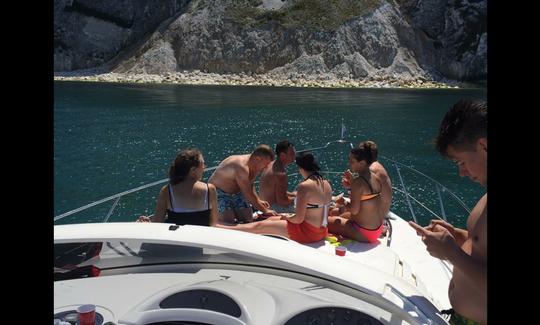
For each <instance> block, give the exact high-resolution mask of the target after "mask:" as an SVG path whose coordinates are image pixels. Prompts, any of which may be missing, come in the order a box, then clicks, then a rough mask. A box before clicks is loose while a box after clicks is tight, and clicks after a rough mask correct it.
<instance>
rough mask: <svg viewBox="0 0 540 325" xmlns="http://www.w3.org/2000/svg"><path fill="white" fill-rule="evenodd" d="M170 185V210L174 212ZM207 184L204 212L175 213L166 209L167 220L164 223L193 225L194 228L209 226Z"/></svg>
mask: <svg viewBox="0 0 540 325" xmlns="http://www.w3.org/2000/svg"><path fill="white" fill-rule="evenodd" d="M171 192H172V191H171V185H170V184H169V201H170V202H171V208H172V209H173V210H174V206H173V199H172V196H171ZM209 192H210V191H209V190H208V184H206V210H201V211H193V212H175V211H173V210H171V209H167V218H165V221H164V222H165V223H175V224H177V225H179V226H183V225H195V226H210V200H209V196H210V194H209Z"/></svg>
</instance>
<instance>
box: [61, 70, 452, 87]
mask: <svg viewBox="0 0 540 325" xmlns="http://www.w3.org/2000/svg"><path fill="white" fill-rule="evenodd" d="M54 80H69V81H88V82H118V83H167V84H180V85H227V86H266V87H308V88H422V89H431V88H445V89H448V88H461V87H460V85H459V84H458V83H457V82H448V83H443V82H436V81H432V80H426V79H424V78H417V79H412V80H402V79H398V78H389V77H368V78H364V79H354V78H335V77H333V76H330V75H324V74H322V75H306V74H297V75H288V76H284V75H271V74H252V75H248V74H244V73H240V74H217V73H205V72H201V71H198V70H195V71H182V72H176V73H165V74H161V75H157V74H126V73H115V72H105V73H101V72H92V73H88V72H77V71H73V72H61V73H60V72H57V73H55V74H54Z"/></svg>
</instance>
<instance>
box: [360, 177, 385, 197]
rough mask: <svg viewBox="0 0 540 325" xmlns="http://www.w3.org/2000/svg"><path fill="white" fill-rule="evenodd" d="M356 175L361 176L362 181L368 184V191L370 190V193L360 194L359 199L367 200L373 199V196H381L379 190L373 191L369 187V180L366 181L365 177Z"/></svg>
mask: <svg viewBox="0 0 540 325" xmlns="http://www.w3.org/2000/svg"><path fill="white" fill-rule="evenodd" d="M358 177H359V178H361V179H363V180H364V182H366V183H367V185H368V186H369V191H370V192H371V194H364V195H360V201H368V200H371V199H374V198H377V197H380V196H381V192H378V193H373V188H372V187H371V184H369V182H368V181H367V179H365V178H364V177H362V176H358Z"/></svg>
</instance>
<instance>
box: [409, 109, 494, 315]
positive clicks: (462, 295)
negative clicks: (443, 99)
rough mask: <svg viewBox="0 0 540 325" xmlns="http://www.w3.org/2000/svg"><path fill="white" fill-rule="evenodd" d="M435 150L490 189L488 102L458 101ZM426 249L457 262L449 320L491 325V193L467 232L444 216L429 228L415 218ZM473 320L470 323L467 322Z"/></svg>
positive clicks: (480, 203) (474, 213)
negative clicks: (488, 238) (489, 295)
mask: <svg viewBox="0 0 540 325" xmlns="http://www.w3.org/2000/svg"><path fill="white" fill-rule="evenodd" d="M436 145H437V150H438V151H439V152H440V153H441V154H442V155H444V156H446V157H448V158H450V159H452V160H453V161H454V162H455V163H456V164H457V166H458V170H459V175H460V176H467V177H469V178H470V179H471V180H473V181H475V182H478V183H480V184H481V185H482V186H484V187H486V188H487V103H485V102H472V101H459V102H458V103H456V104H455V105H454V106H453V107H452V108H451V109H450V110H449V111H448V112H447V113H446V115H445V116H444V119H443V121H442V122H441V127H440V129H439V135H438V137H437V144H436ZM409 224H410V225H411V226H412V227H413V228H414V229H416V232H417V233H418V235H419V236H422V241H423V242H424V243H425V244H426V246H427V251H428V252H429V253H430V254H431V255H432V256H434V257H437V258H440V259H442V260H448V261H450V262H451V263H452V264H453V265H454V270H453V273H452V280H451V281H450V286H449V288H448V296H449V298H450V304H451V305H452V309H453V314H452V316H451V318H450V324H462V323H463V324H464V321H465V320H466V319H469V320H470V321H474V322H477V323H481V324H486V323H487V193H486V194H485V195H484V196H483V197H482V198H481V199H480V200H479V201H478V203H476V206H475V207H474V209H473V210H472V211H471V214H470V215H469V217H468V219H467V230H464V229H459V228H455V227H454V226H452V225H451V224H449V223H447V222H444V221H442V220H432V221H431V223H430V224H429V225H428V226H427V227H421V226H419V225H417V224H415V223H414V222H409ZM467 324H470V323H467Z"/></svg>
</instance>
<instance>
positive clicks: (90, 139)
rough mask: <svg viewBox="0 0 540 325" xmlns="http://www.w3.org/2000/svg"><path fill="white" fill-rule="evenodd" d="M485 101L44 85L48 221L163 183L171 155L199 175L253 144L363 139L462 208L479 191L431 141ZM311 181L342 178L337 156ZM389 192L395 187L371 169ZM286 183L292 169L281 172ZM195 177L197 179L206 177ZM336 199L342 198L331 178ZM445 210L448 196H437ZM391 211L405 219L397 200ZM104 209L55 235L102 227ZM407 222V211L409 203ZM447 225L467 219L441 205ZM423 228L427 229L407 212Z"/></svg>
mask: <svg viewBox="0 0 540 325" xmlns="http://www.w3.org/2000/svg"><path fill="white" fill-rule="evenodd" d="M486 96H487V93H486V89H469V90H456V89H451V90H397V89H395V90H389V89H301V88H266V87H225V86H205V87H195V86H179V85H162V84H147V85H135V84H134V85H128V84H111V83H80V82H60V81H55V83H54V213H55V215H59V214H61V213H64V212H67V211H69V210H72V209H75V208H78V207H80V206H82V205H85V204H88V203H91V202H94V201H96V200H99V199H102V198H105V197H108V196H110V195H113V194H116V193H119V192H122V191H125V190H128V189H131V188H134V187H137V186H140V185H143V184H146V183H150V182H153V181H156V180H159V179H163V178H166V177H167V170H168V166H169V164H170V163H171V161H172V160H174V158H175V156H176V153H177V151H178V150H180V149H182V148H185V147H188V146H195V147H198V148H199V149H201V150H202V152H203V154H204V156H205V160H206V163H207V165H208V166H215V165H217V164H218V163H219V162H220V161H221V160H222V159H224V158H225V157H226V156H228V155H231V154H239V153H247V152H249V151H251V150H252V149H253V148H254V147H255V146H256V145H258V144H260V143H266V144H269V145H270V146H271V147H274V146H275V144H276V142H278V141H279V140H281V139H284V138H287V139H289V140H290V141H292V142H293V143H295V144H296V147H297V150H301V149H307V148H313V147H320V146H323V145H325V144H326V143H327V142H329V141H332V140H337V139H338V138H339V137H340V130H341V121H342V119H343V121H344V123H345V125H346V128H347V131H346V134H345V138H346V139H348V140H351V141H352V142H353V143H357V142H360V141H363V140H366V139H371V140H374V141H375V142H377V144H378V145H379V155H382V156H385V157H388V158H391V159H395V160H398V161H399V162H401V163H403V164H405V165H408V166H412V167H414V168H416V169H418V170H420V171H422V172H423V173H425V174H426V175H428V176H430V177H432V178H434V179H436V180H438V181H439V182H441V183H442V184H443V185H445V186H446V187H448V188H449V189H450V190H451V191H452V192H454V193H455V194H456V195H457V196H458V197H460V198H461V199H462V200H463V201H464V202H465V204H466V205H467V206H468V207H469V208H472V206H473V205H474V203H475V202H476V201H477V200H478V199H479V198H480V196H481V195H482V194H483V193H484V192H485V190H484V189H483V188H482V187H481V186H480V185H478V184H476V183H473V182H471V181H469V180H468V179H461V178H460V177H459V176H458V175H457V168H456V167H455V166H454V165H453V164H452V163H451V162H450V161H448V160H445V159H444V158H442V157H441V156H440V155H439V154H438V153H437V152H436V151H435V149H434V147H433V145H432V143H431V141H432V139H433V138H434V137H435V136H436V134H437V131H438V126H439V123H440V121H441V119H442V117H443V116H444V113H445V112H446V111H447V109H448V108H449V107H450V106H451V105H452V104H453V103H455V102H456V101H457V100H459V99H461V98H469V99H486ZM316 154H317V157H318V159H319V160H320V162H321V166H322V167H323V170H332V171H342V170H344V169H345V168H346V163H347V154H348V147H347V146H346V145H343V144H335V145H331V146H329V147H328V149H327V150H325V151H324V152H317V153H316ZM381 162H382V163H383V164H385V166H386V167H387V169H388V170H389V172H390V175H391V177H392V180H393V183H394V185H396V186H399V184H400V182H399V177H398V175H397V173H396V172H395V171H394V169H393V168H391V166H389V162H387V161H385V160H384V159H381ZM289 171H290V172H291V173H293V172H296V168H295V167H294V166H290V167H289ZM209 176H210V173H209V172H207V173H206V174H205V177H206V178H207V177H209ZM402 177H403V178H404V180H405V184H406V186H407V190H408V191H410V192H411V194H413V196H415V197H416V198H417V199H419V200H420V201H422V202H423V203H425V204H427V206H428V207H429V208H430V209H432V210H433V211H434V212H435V213H438V214H440V208H439V203H438V199H437V193H436V191H435V187H434V186H433V185H432V184H430V183H429V182H425V181H424V180H421V179H418V177H414V174H413V173H410V172H407V171H402ZM297 181H298V179H297V178H295V177H292V178H291V180H290V182H289V183H290V188H291V189H292V188H294V186H295V185H296V184H297ZM333 186H334V189H335V192H336V193H339V192H341V191H342V189H341V187H340V185H339V177H334V180H333ZM159 188H160V186H156V187H152V188H149V189H147V190H144V191H142V192H140V193H137V194H136V195H130V196H127V197H125V198H122V199H121V200H120V201H119V202H118V205H117V207H116V209H115V210H114V213H113V214H112V215H111V217H110V219H109V221H130V220H134V219H135V218H136V217H137V216H138V215H140V214H144V213H152V212H153V209H154V204H155V197H156V195H157V193H158V191H159ZM442 197H443V199H444V201H445V204H447V203H448V204H449V203H450V202H447V201H448V200H447V199H448V194H447V193H443V194H442ZM395 198H396V199H395V203H394V205H393V207H392V210H393V211H394V212H397V213H398V214H399V215H400V216H402V217H403V218H405V219H409V218H410V212H409V209H408V208H407V205H406V204H405V200H404V197H403V195H402V194H400V193H396V195H395ZM112 203H113V202H112V201H110V202H109V203H105V204H104V205H100V206H98V207H95V208H92V209H89V210H87V211H85V212H83V213H80V214H75V215H73V216H70V217H67V218H65V219H62V220H60V221H59V222H58V223H76V222H95V221H99V220H102V219H103V218H104V217H105V215H106V214H107V212H108V210H109V209H110V207H111V205H112ZM413 207H415V211H417V210H416V209H417V208H418V206H417V204H416V203H414V202H413ZM445 212H446V214H447V216H448V219H449V220H450V221H452V222H454V223H455V224H457V225H459V226H464V224H465V220H466V217H467V213H466V212H465V211H464V210H463V209H461V208H459V207H458V206H457V204H450V205H448V206H446V205H445ZM416 217H417V218H418V219H419V221H420V222H423V223H426V222H427V221H428V220H430V219H431V218H432V216H430V215H429V213H428V212H422V211H420V210H418V211H417V212H416Z"/></svg>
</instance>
